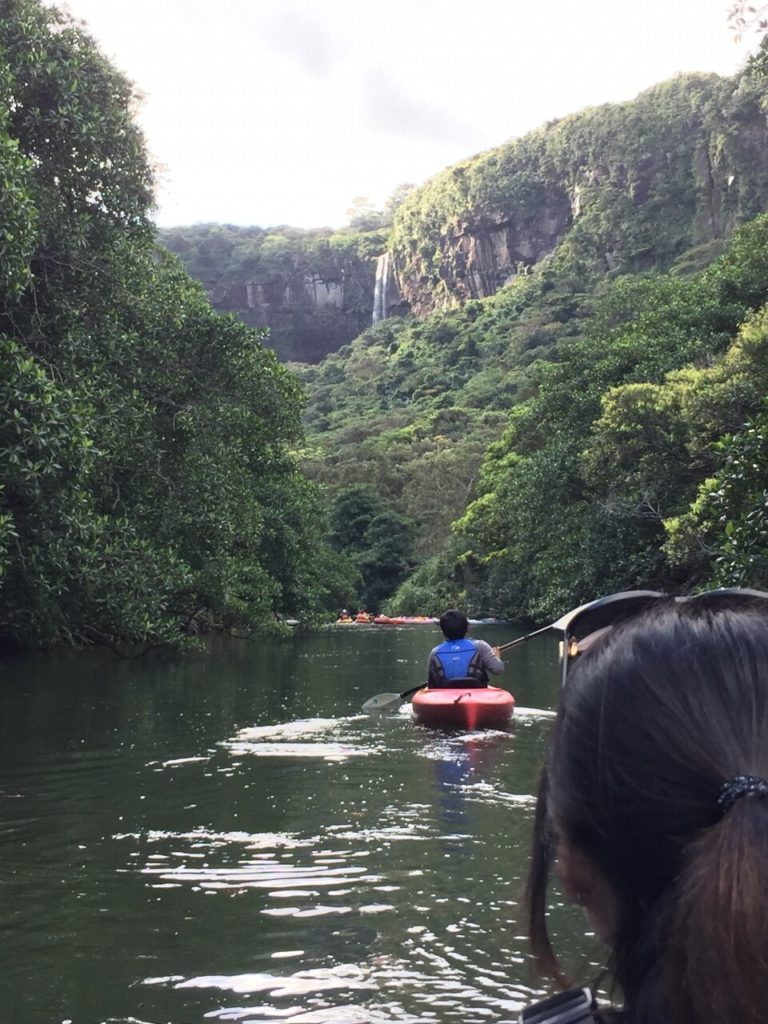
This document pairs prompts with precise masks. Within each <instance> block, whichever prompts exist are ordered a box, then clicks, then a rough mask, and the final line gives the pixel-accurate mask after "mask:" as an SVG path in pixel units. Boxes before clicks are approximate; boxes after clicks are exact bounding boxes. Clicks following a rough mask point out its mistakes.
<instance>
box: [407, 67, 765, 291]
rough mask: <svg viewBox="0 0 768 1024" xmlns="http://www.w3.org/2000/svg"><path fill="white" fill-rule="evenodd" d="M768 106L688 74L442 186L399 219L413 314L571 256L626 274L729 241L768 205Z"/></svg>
mask: <svg viewBox="0 0 768 1024" xmlns="http://www.w3.org/2000/svg"><path fill="white" fill-rule="evenodd" d="M764 93H765V83H764V80H762V79H761V78H760V77H759V76H758V75H755V74H752V73H750V72H745V73H744V74H742V75H740V76H738V77H736V78H734V79H724V78H720V77H718V76H717V75H684V76H680V77H678V78H675V79H673V80H671V81H669V82H665V83H663V84H661V85H657V86H654V87H653V88H651V89H649V90H648V91H647V92H645V93H643V94H641V95H640V96H638V97H637V98H636V99H634V100H632V101H631V102H628V103H622V104H607V105H604V106H601V107H596V108H592V109H589V110H585V111H582V112H581V113H578V114H573V115H570V116H568V117H565V118H563V119H562V120H559V121H556V122H552V123H550V124H548V125H546V126H544V127H542V128H541V129H539V130H538V131H535V132H532V133H530V134H528V135H526V136H524V137H523V138H520V139H516V140H514V141H512V142H510V143H507V144H505V145H504V146H501V147H499V148H498V149H494V150H491V151H489V152H486V153H482V154H480V155H479V156H476V157H473V158H472V159H470V160H467V161H464V162H462V163H460V164H457V165H455V166H453V167H450V168H448V169H447V170H445V171H443V172H442V173H440V174H438V175H436V176H435V177H434V178H432V179H431V180H430V181H429V182H428V183H427V184H426V185H425V186H424V187H423V188H421V189H417V190H415V191H414V192H412V193H411V194H410V195H409V196H408V197H407V198H406V199H405V201H404V202H403V204H402V206H401V207H400V209H399V210H398V212H397V215H396V217H395V222H394V229H393V233H392V249H393V253H394V257H395V263H396V265H397V267H398V271H399V275H400V278H401V281H402V282H403V285H404V288H405V290H406V292H407V297H408V299H409V301H411V303H412V305H414V303H415V304H416V305H417V306H418V307H419V308H420V309H424V308H439V307H441V306H444V305H449V304H451V303H453V302H455V300H456V298H459V299H462V298H467V297H471V296H477V295H478V294H484V295H487V294H490V292H492V291H496V290H497V288H498V287H500V286H501V284H502V283H503V282H504V281H505V280H507V279H508V278H509V276H510V275H511V274H514V273H515V272H517V271H518V270H519V269H520V268H521V267H525V266H530V265H532V264H533V263H535V262H536V261H537V260H539V259H540V258H541V257H542V256H543V255H544V254H546V253H548V252H551V251H552V250H553V249H554V248H555V247H556V246H558V245H559V246H560V247H561V252H567V254H568V256H569V258H570V261H571V263H572V264H573V265H575V264H579V265H581V267H582V268H586V269H587V270H591V271H597V272H605V271H610V272H611V273H626V272H637V271H642V270H648V269H657V270H665V269H666V268H667V267H668V266H669V265H670V263H671V262H672V261H673V260H674V259H675V258H676V257H678V256H680V255H681V254H682V253H683V252H687V251H688V250H690V249H691V248H692V247H694V246H697V245H701V244H706V243H709V242H711V241H712V240H714V239H722V238H724V237H727V236H728V235H729V234H730V233H731V231H732V230H733V228H734V227H735V226H736V225H737V224H739V223H742V222H743V221H745V220H748V219H750V218H752V217H754V216H756V215H757V214H758V213H759V212H760V211H761V210H763V209H764V208H765V206H766V203H767V202H768V158H767V154H766V143H767V142H768V133H767V132H766V126H765V117H764V113H763V110H762V101H763V97H764ZM499 247H501V249H502V250H503V252H501V253H500V251H499ZM475 273H480V275H481V276H482V277H483V290H482V291H480V292H478V291H477V290H476V289H477V287H478V286H477V283H476V282H475V281H473V277H474V275H475ZM498 275H501V277H500V278H499V276H498ZM427 293H429V294H427ZM414 308H415V306H414Z"/></svg>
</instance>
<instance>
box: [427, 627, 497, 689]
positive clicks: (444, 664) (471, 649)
mask: <svg viewBox="0 0 768 1024" xmlns="http://www.w3.org/2000/svg"><path fill="white" fill-rule="evenodd" d="M435 663H436V664H435ZM454 679H461V680H462V681H467V680H472V681H474V682H475V685H480V686H484V685H485V684H486V683H487V682H488V674H487V672H486V671H485V669H484V668H483V667H482V665H480V662H479V658H478V653H477V646H476V645H475V643H474V641H472V640H468V639H467V638H466V637H465V638H464V639H463V640H446V641H445V643H443V644H440V646H439V647H437V648H435V651H434V653H433V655H432V664H431V665H430V672H429V685H430V686H446V685H447V684H448V683H449V681H451V680H454Z"/></svg>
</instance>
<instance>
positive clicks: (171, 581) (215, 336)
mask: <svg viewBox="0 0 768 1024" xmlns="http://www.w3.org/2000/svg"><path fill="white" fill-rule="evenodd" d="M0 68H2V72H1V74H0V88H2V92H3V96H2V101H0V111H2V112H3V113H2V114H1V115H0V183H2V185H3V187H2V190H0V213H1V214H2V219H1V223H2V229H0V364H1V366H2V372H1V373H0V410H1V411H0V438H1V443H0V472H1V479H2V492H1V493H0V579H1V580H2V592H1V593H0V639H1V640H2V641H3V642H5V643H8V642H14V643H17V644H34V643H38V644H42V643H51V642H54V641H57V640H62V639H64V640H69V641H75V642H105V643H110V644H114V645H118V646H120V647H125V646H128V647H133V646H135V645H138V646H139V647H141V646H144V645H146V644H148V643H153V642H158V641H171V642H176V641H177V640H178V639H179V638H180V637H181V635H182V629H181V627H182V626H183V625H186V627H187V631H188V632H191V631H194V630H197V629H199V628H201V627H205V626H207V625H209V624H211V623H216V624H221V625H224V626H227V627H230V628H239V629H246V630H247V629H253V628H255V627H256V626H258V625H260V624H263V623H265V622H267V621H272V620H273V619H274V617H275V616H277V615H279V616H283V615H291V616H295V617H297V618H307V617H309V616H311V615H313V614H315V613H316V612H317V609H318V608H319V607H321V606H322V605H323V603H324V601H328V602H329V603H333V604H335V602H336V600H337V594H336V593H335V591H336V590H337V589H338V588H339V587H340V588H341V589H342V591H343V589H344V587H345V586H346V585H347V583H348V580H345V579H344V578H343V574H340V571H339V569H338V565H337V560H336V559H335V556H334V555H333V553H332V551H331V549H330V548H329V547H325V546H324V545H323V544H322V543H318V534H320V535H322V533H323V530H324V526H323V522H324V519H323V510H322V507H321V502H320V500H319V497H318V494H317V491H316V490H315V488H314V487H312V486H311V485H309V484H308V483H307V481H306V480H305V479H304V478H303V477H302V476H301V474H300V473H299V470H298V468H297V463H296V459H295V456H294V455H293V454H292V449H293V448H294V447H295V446H296V445H297V444H299V443H300V440H301V424H300V415H301V408H302V398H301V394H300V392H299V389H298V387H297V385H296V382H295V380H294V379H293V378H292V377H291V376H290V375H289V374H288V373H287V372H286V371H285V370H284V369H282V368H281V367H280V366H279V365H278V363H277V362H276V360H275V357H274V355H273V354H272V353H271V352H269V351H268V350H266V349H265V348H264V345H263V343H262V340H261V339H260V338H259V337H258V336H257V335H255V334H254V332H252V331H250V330H248V329H247V328H246V327H244V326H243V325H242V324H241V323H239V322H237V321H236V320H235V319H234V318H226V317H221V316H219V315H217V314H215V313H214V312H213V311H212V309H211V307H210V306H209V304H208V302H207V301H206V299H205V296H204V293H203V290H202V288H201V287H200V285H198V284H197V283H195V282H193V281H192V280H191V279H190V278H189V277H188V276H187V274H186V273H185V272H184V271H183V270H182V269H181V267H180V265H179V263H178V261H177V260H176V259H175V258H174V257H172V256H170V255H169V254H167V253H163V252H162V251H158V250H157V249H156V247H155V243H154V231H153V228H152V225H151V223H150V222H149V220H148V213H149V211H150V209H151V203H152V175H151V171H150V167H149V164H148V162H147V158H146V155H145V152H144V147H143V141H142V139H141V136H140V134H139V133H138V131H137V129H136V127H135V125H134V124H133V122H132V120H131V106H132V103H133V95H132V90H131V87H130V85H129V84H128V83H127V82H126V81H125V80H124V79H123V78H122V77H121V76H120V75H119V74H118V73H117V72H116V71H115V70H114V69H113V68H112V67H111V66H110V65H109V63H108V62H107V61H106V60H105V59H104V58H103V57H102V56H101V55H100V54H99V52H98V50H97V49H96V48H95V46H94V44H93V42H92V40H91V39H90V38H89V37H88V36H87V35H85V34H84V33H83V32H82V31H81V29H80V28H78V27H77V26H75V25H74V24H73V23H71V22H70V21H69V20H68V18H67V17H65V16H64V15H61V14H59V13H58V12H57V11H55V10H54V9H49V8H46V7H43V6H42V5H41V4H40V3H39V2H37V0H2V2H0Z"/></svg>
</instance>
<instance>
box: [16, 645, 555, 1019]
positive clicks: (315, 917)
mask: <svg viewBox="0 0 768 1024" xmlns="http://www.w3.org/2000/svg"><path fill="white" fill-rule="evenodd" d="M499 629H500V627H495V630H496V635H495V636H494V637H493V638H492V639H502V640H503V639H504V637H499V635H498V632H499ZM433 640H434V637H432V636H431V635H430V634H429V631H428V630H427V631H424V632H421V633H419V632H418V631H416V630H414V631H411V632H409V631H407V630H403V631H399V630H392V631H389V632H387V631H379V632H377V631H376V630H374V629H371V630H368V631H366V632H365V634H364V635H363V633H355V634H352V633H351V632H350V633H348V634H346V635H345V634H341V635H338V634H336V635H333V634H327V635H322V634H321V635H317V636H315V637H301V638H296V641H295V643H294V644H293V646H290V645H288V646H285V645H276V646H275V645H273V647H272V648H270V646H269V645H258V646H250V647H249V646H248V645H242V644H239V645H236V646H234V647H233V648H232V649H230V648H226V647H222V648H221V649H220V650H218V651H217V652H216V654H215V656H214V659H213V660H212V659H208V660H205V659H202V658H200V659H196V658H192V659H190V660H189V661H187V662H179V663H168V662H163V661H160V662H158V663H157V664H155V665H154V666H152V665H151V664H149V663H146V664H144V665H141V666H139V665H133V666H128V667H126V666H122V665H120V666H117V667H113V669H110V670H109V671H107V670H105V668H104V665H103V664H102V666H101V668H100V670H99V671H97V670H96V669H95V668H91V669H89V670H88V671H84V672H81V674H80V675H79V676H74V675H73V676H72V677H71V678H70V679H69V681H68V689H66V690H63V689H62V683H61V666H60V665H59V666H58V667H57V670H56V671H55V672H52V673H51V674H50V675H49V676H47V675H46V674H45V672H43V671H42V668H43V663H42V662H39V661H38V662H35V663H34V664H33V665H32V663H30V664H31V665H32V667H29V670H28V671H26V672H25V673H24V674H23V675H20V676H19V680H18V686H17V687H16V688H13V687H11V688H6V690H5V693H0V731H1V732H2V739H3V741H4V742H3V744H2V745H1V746H0V773H1V774H0V791H2V793H3V794H4V795H3V796H2V797H1V798H0V860H1V861H2V869H3V877H4V879H5V886H4V902H3V910H4V912H3V916H2V918H1V919H0V934H1V935H2V938H3V939H4V940H5V943H4V964H5V981H4V985H5V988H4V990H3V991H2V992H0V1000H2V1005H3V1007H4V1010H5V1013H6V1014H7V1015H8V1019H16V1020H23V1021H24V1022H25V1024H38V1022H39V1024H50V1022H51V1021H63V1020H67V1019H69V1020H73V1021H75V1020H94V1021H96V1020H99V1021H105V1022H106V1021H109V1022H112V1024H128V1022H133V1024H135V1022H136V1021H142V1022H148V1024H156V1022H158V1021H161V1020H162V1021H168V1022H170V1024H188V1022H189V1021H192V1020H207V1019H211V1020H221V1021H224V1020H232V1021H243V1022H246V1021H247V1022H248V1024H256V1022H259V1021H265V1022H266V1021H269V1022H274V1021H276V1020H279V1021H287V1022H302V1024H310V1022H324V1021H328V1022H330V1021H347V1022H355V1021H360V1022H372V1024H378V1022H383V1021H401V1022H415V1021H422V1022H423V1021H430V1020H435V1021H437V1020H439V1021H451V1020H456V1021H462V1022H466V1021H468V1020H473V1021H474V1020H477V1021H480V1020H493V1021H505V1020H513V1019H515V1016H516V1014H517V1012H518V1010H519V1008H520V1006H522V1005H524V1004H525V1003H526V1002H528V1001H530V999H531V998H533V997H534V996H535V994H536V993H534V992H532V990H531V988H530V985H529V981H528V970H527V962H526V953H525V947H524V943H523V941H522V939H521V938H520V931H521V927H520V923H519V920H518V914H519V909H518V899H519V892H520V887H521V884H522V877H523V874H524V871H525V860H526V850H527V843H528V835H529V829H530V822H531V815H532V797H531V793H532V792H533V786H534V781H535V777H536V772H537V767H538V764H539V761H540V757H541V752H542V749H543V743H544V740H545V737H546V732H547V729H548V727H549V718H548V715H549V712H548V711H545V712H537V711H530V712H527V711H526V709H525V708H518V709H517V712H516V721H515V724H514V726H513V728H512V729H511V730H510V731H509V732H507V733H492V732H488V733H467V734H453V735H444V734H441V733H439V732H438V733H435V732H430V731H428V730H424V729H421V728H418V727H416V726H414V724H413V723H412V721H411V718H410V714H409V712H408V709H407V708H405V709H403V712H402V713H401V714H399V715H396V716H392V717H388V718H382V719H371V718H368V717H366V716H363V715H361V714H360V713H359V710H358V709H359V708H360V706H361V704H362V703H363V701H364V700H365V699H366V698H367V697H368V696H370V695H371V694H372V693H374V692H377V691H378V690H384V689H390V688H392V682H393V679H392V676H393V666H398V667H399V668H398V670H402V673H403V678H402V680H400V679H398V680H397V683H396V685H399V683H400V682H401V681H402V688H403V689H405V688H407V686H408V685H409V684H410V683H411V680H412V679H413V678H418V676H417V672H418V671H419V668H420V666H421V665H422V664H423V658H424V653H425V650H427V649H428V648H429V647H430V646H432V642H433ZM554 657H555V655H554V654H550V652H549V650H548V649H547V648H545V647H542V648H541V649H540V651H539V652H538V653H536V651H535V649H534V648H533V645H531V646H528V645H526V651H525V659H521V660H520V661H519V662H518V664H517V666H516V668H517V671H516V674H515V680H514V681H513V684H512V688H513V689H515V688H517V687H518V686H519V692H520V693H521V694H523V695H524V700H525V703H527V704H529V705H530V706H531V707H534V708H535V707H536V705H538V706H540V707H542V708H544V709H548V708H549V707H550V706H551V697H552V693H553V691H555V690H556V673H554V672H553V673H552V676H551V679H552V680H553V682H554V685H550V676H549V674H548V673H549V671H550V667H551V666H550V661H553V660H554ZM78 664H79V663H78ZM361 664H365V666H366V670H365V673H364V674H363V673H361V672H360V670H359V669H358V668H357V667H356V666H358V665H361ZM32 668H34V671H32ZM276 673H277V674H278V675H280V676H281V677H282V678H281V679H279V680H277V679H276V678H275V676H276ZM47 696H50V699H51V702H52V706H53V708H55V713H54V712H52V711H51V710H50V709H49V708H48V705H47V704H46V698H47ZM88 708H91V709H95V710H92V711H87V710H86V709H88ZM9 715H10V716H12V719H13V723H12V726H11V722H10V720H9ZM118 949H119V950H120V953H119V955H116V952H115V951H116V950H118ZM41 978H46V979H51V981H50V983H49V984H45V983H43V984H41V981H40V979H41Z"/></svg>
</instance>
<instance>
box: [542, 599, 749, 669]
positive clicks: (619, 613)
mask: <svg viewBox="0 0 768 1024" xmlns="http://www.w3.org/2000/svg"><path fill="white" fill-rule="evenodd" d="M720 597H723V598H728V599H729V600H730V601H731V602H732V603H733V602H741V601H743V602H744V604H745V606H747V605H748V606H751V605H754V603H755V602H756V601H766V602H768V593H766V592H765V591H763V590H751V589H749V588H747V587H721V588H719V589H718V590H705V591H703V592H702V593H700V594H690V595H685V596H682V597H675V598H673V600H674V601H677V602H680V603H687V602H695V601H701V600H704V599H706V600H712V599H713V598H720ZM669 600H670V595H669V594H663V593H661V592H660V591H658V590H624V591H622V592H621V593H618V594H608V596H607V597H599V598H598V599H597V600H596V601H590V602H589V603H588V604H583V605H580V606H579V607H578V608H574V609H573V611H570V612H567V613H566V614H565V615H563V616H562V617H561V618H559V619H558V620H557V622H553V623H552V627H551V628H552V629H556V630H559V631H560V632H561V633H562V634H563V639H562V640H561V641H560V656H561V665H562V672H561V680H560V681H561V684H562V685H563V686H564V685H565V680H566V676H567V674H568V666H569V665H570V663H571V661H572V660H573V658H575V657H576V656H577V655H578V654H583V653H584V652H585V651H587V650H589V648H590V647H592V646H593V645H594V644H595V643H596V642H597V641H599V640H600V638H601V637H603V636H605V634H606V633H607V632H608V630H610V629H612V628H613V627H614V626H618V625H619V624H620V623H622V622H626V621H627V619H631V618H634V616H636V615H639V614H640V613H641V612H644V611H645V610H646V609H647V608H650V607H652V606H653V605H654V604H657V603H658V602H659V601H669Z"/></svg>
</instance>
